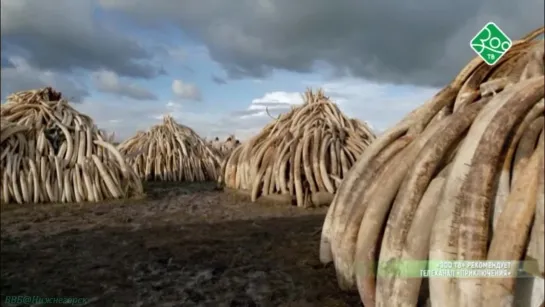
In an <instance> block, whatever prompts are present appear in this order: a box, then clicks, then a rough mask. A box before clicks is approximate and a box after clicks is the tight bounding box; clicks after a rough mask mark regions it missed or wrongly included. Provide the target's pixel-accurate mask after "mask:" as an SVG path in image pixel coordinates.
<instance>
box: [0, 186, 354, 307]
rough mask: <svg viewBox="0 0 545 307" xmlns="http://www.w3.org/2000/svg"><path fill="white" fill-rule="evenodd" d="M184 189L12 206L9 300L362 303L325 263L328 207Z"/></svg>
mask: <svg viewBox="0 0 545 307" xmlns="http://www.w3.org/2000/svg"><path fill="white" fill-rule="evenodd" d="M184 191H185V192H180V191H178V192H174V193H172V189H170V190H169V189H166V190H165V191H163V192H161V191H158V190H157V189H155V190H154V192H153V193H155V194H154V196H153V197H155V198H156V199H155V200H151V199H149V200H147V201H141V202H135V203H133V204H116V205H111V204H110V205H98V204H95V205H88V206H80V207H66V206H65V207H62V206H61V207H56V209H48V208H49V207H43V206H42V207H38V208H22V209H17V210H11V211H5V212H2V241H1V256H2V257H1V266H2V272H1V292H2V293H1V294H2V303H4V297H5V296H6V295H30V296H41V297H86V298H89V299H90V302H89V304H88V305H87V306H218V307H220V306H294V307H295V306H299V307H303V306H332V307H334V306H359V305H360V304H359V299H358V297H357V295H356V294H346V293H342V292H340V291H339V288H338V286H337V284H336V278H335V276H334V270H333V268H332V267H324V266H323V265H322V264H321V263H320V262H319V260H318V242H319V238H320V228H321V225H322V222H323V218H324V214H323V212H321V211H309V210H301V209H297V208H295V209H294V208H267V207H260V206H256V205H255V204H249V203H243V204H241V203H236V204H232V203H229V201H226V200H225V195H224V194H222V193H221V192H219V191H214V190H213V189H208V187H205V188H204V190H203V189H197V190H193V192H191V191H190V192H187V191H186V190H184ZM169 193H170V194H169ZM150 194H151V193H150ZM103 206H106V208H110V209H111V208H113V207H115V209H116V210H117V211H116V210H114V209H111V210H106V209H105V208H104V207H103ZM108 206H109V207H108ZM112 206H113V207H112ZM161 206H162V207H161ZM51 208H53V207H51ZM62 208H64V209H62ZM188 208H193V209H192V210H189V209H188ZM206 208H208V209H206ZM125 211H126V212H125ZM44 212H45V213H44ZM97 212H101V213H100V214H97ZM203 212H207V214H204V215H203V214H202V213H203ZM211 212H212V213H211ZM240 212H245V213H248V214H247V215H245V216H240V217H238V216H237V215H238V214H240ZM43 214H45V215H46V217H45V218H44V217H43V216H42V215H43ZM124 215H125V217H123V216H124ZM282 215H284V216H282ZM37 216H42V218H41V219H37V218H36V217H37ZM127 216H130V219H129V220H127V219H126V217H127ZM201 216H206V218H201V219H202V220H201V221H199V217H201ZM238 218H240V219H238ZM21 225H26V226H24V227H23V226H21Z"/></svg>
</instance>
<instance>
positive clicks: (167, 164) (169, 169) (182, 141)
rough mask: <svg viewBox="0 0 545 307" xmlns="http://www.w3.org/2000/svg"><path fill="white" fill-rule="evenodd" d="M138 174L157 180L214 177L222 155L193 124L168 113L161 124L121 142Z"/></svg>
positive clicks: (203, 179)
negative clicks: (198, 133) (185, 124)
mask: <svg viewBox="0 0 545 307" xmlns="http://www.w3.org/2000/svg"><path fill="white" fill-rule="evenodd" d="M118 149H119V151H120V152H121V153H122V154H123V155H124V156H125V157H126V159H127V161H128V162H129V164H130V165H132V167H133V169H134V170H135V171H136V173H137V174H138V176H140V177H141V178H144V179H145V180H157V181H190V182H193V181H208V180H211V181H215V180H217V179H218V172H219V166H220V163H221V161H220V156H219V153H218V152H215V151H214V150H213V149H212V148H211V147H210V146H208V145H207V144H206V142H205V141H204V140H203V139H201V137H200V136H199V135H197V133H196V132H195V131H193V130H192V129H191V128H188V127H186V126H183V125H180V124H178V123H176V122H175V121H174V119H173V118H172V117H171V116H169V115H167V116H165V117H164V119H163V124H162V125H155V126H153V127H152V128H151V129H150V130H149V131H147V132H138V133H137V134H136V135H135V136H134V137H132V138H130V139H128V140H126V141H124V142H123V143H121V144H119V146H118Z"/></svg>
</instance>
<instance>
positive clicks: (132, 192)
mask: <svg viewBox="0 0 545 307" xmlns="http://www.w3.org/2000/svg"><path fill="white" fill-rule="evenodd" d="M61 96H62V95H61V93H59V92H56V91H54V90H53V89H52V88H49V87H47V88H43V89H39V90H31V91H24V92H18V93H14V94H11V95H10V96H8V97H7V99H6V100H7V101H6V103H5V104H3V105H2V106H1V107H0V112H1V119H2V123H1V129H0V130H1V146H0V151H1V159H0V165H1V170H2V177H1V178H2V189H1V190H0V199H1V200H2V203H4V204H7V203H12V202H16V203H18V204H23V203H40V202H55V203H59V202H83V201H92V202H95V201H101V200H106V199H114V198H129V197H139V196H141V195H143V193H144V192H143V186H142V184H141V181H140V179H139V178H138V177H137V176H136V174H135V173H134V172H133V171H132V170H131V169H130V168H128V167H127V165H126V163H125V160H124V159H123V158H122V156H121V155H120V153H119V152H118V151H117V149H116V148H115V147H114V146H113V145H112V144H111V143H110V141H109V140H108V138H107V137H106V136H105V134H104V132H102V131H101V130H99V129H98V128H97V127H96V126H95V125H94V124H93V120H92V119H91V118H89V117H88V116H86V115H83V114H81V113H79V112H77V111H76V110H75V109H73V108H72V107H71V106H70V105H69V104H68V102H67V101H66V100H64V99H62V97H61Z"/></svg>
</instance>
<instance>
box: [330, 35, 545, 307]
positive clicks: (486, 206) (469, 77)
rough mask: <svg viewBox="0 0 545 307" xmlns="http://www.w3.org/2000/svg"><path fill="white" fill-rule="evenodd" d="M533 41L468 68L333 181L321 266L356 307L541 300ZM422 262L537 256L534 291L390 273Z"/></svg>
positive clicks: (537, 43) (539, 48)
mask: <svg viewBox="0 0 545 307" xmlns="http://www.w3.org/2000/svg"><path fill="white" fill-rule="evenodd" d="M542 34H543V28H540V29H537V30H535V31H534V32H532V33H530V34H528V35H527V36H526V37H524V38H523V39H522V40H519V41H515V42H514V43H513V46H512V47H511V49H510V50H509V51H508V52H507V53H506V54H505V55H504V57H503V58H501V59H500V60H499V62H498V63H497V64H495V65H494V66H489V65H487V64H486V63H484V62H483V61H482V60H481V59H480V58H475V59H473V60H472V61H471V62H470V63H469V64H468V65H467V66H466V67H464V69H462V71H461V72H460V73H459V75H458V76H457V77H456V78H455V79H454V80H453V81H452V82H451V83H450V84H449V85H447V86H446V87H445V88H444V89H443V90H441V91H440V92H439V93H437V94H436V95H435V96H434V97H433V98H432V99H430V100H429V101H428V102H426V103H424V104H423V105H422V106H421V107H419V108H417V109H416V110H415V111H413V112H412V113H410V114H409V115H407V116H406V117H405V118H404V119H403V120H401V121H400V122H399V123H398V124H396V125H395V126H394V127H392V128H391V129H389V130H388V131H386V132H385V133H384V134H383V135H381V136H380V137H379V138H377V140H375V141H374V142H373V143H372V144H371V145H370V146H369V147H368V148H367V149H366V151H365V152H364V153H363V155H362V156H361V157H360V159H359V160H358V161H357V162H356V164H355V165H354V166H353V170H352V172H351V173H350V174H349V176H347V177H346V178H345V179H344V181H343V182H342V184H341V186H340V187H339V189H338V191H337V194H336V195H335V198H334V200H333V202H332V204H331V206H330V207H329V211H328V213H327V215H326V218H325V221H324V224H323V228H322V237H321V242H320V251H319V253H320V260H321V261H322V262H323V263H329V262H333V263H334V266H335V270H336V273H337V280H338V283H339V286H340V287H341V288H342V289H344V290H356V289H357V291H358V292H359V294H360V297H361V300H362V302H363V303H364V305H365V306H366V307H372V306H421V305H423V304H429V303H431V306H440V307H458V306H465V307H477V306H490V307H496V306H532V307H533V306H540V304H541V303H542V302H543V271H544V270H543V262H544V245H543V244H544V225H543V223H544V217H543V214H544V195H543V193H544V186H543V184H544V179H543V176H544V174H543V173H544V165H543V163H544V162H543V159H544V147H543V146H544V144H543V143H544V130H543V129H544V113H543V112H544V100H543V97H544V82H545V80H544V44H543V40H541V39H537V38H538V36H539V35H542ZM428 259H429V260H430V261H431V260H434V261H444V263H449V262H451V261H487V260H489V261H492V260H496V261H498V260H506V261H507V260H511V261H513V260H514V261H519V260H524V259H537V263H538V267H539V270H538V272H537V273H536V274H535V275H533V276H534V278H529V279H535V282H534V283H533V285H532V284H531V283H530V284H529V285H528V284H523V281H522V279H519V280H518V281H517V280H516V279H515V278H512V277H511V275H509V276H508V277H506V278H454V277H451V276H448V277H444V278H443V277H441V278H429V279H428V280H426V282H427V283H428V284H429V289H426V288H424V287H425V286H424V283H423V279H422V278H420V277H419V276H417V277H416V278H407V277H406V276H402V275H401V274H400V273H399V270H397V271H396V270H395V269H394V268H392V266H393V265H400V264H402V263H409V262H410V261H413V262H415V261H417V260H422V261H421V262H423V263H426V260H428ZM428 263H430V262H428ZM511 269H512V270H514V271H512V272H511V273H513V274H516V270H517V268H516V267H514V266H513V267H512V268H511ZM513 276H516V275H513ZM524 287H525V288H526V289H523V288H524ZM515 290H516V291H517V293H518V292H524V291H526V294H521V295H515ZM422 293H424V295H423V294H422ZM525 300H527V301H526V302H525V303H524V302H523V301H525ZM529 300H531V302H529ZM515 301H516V304H515Z"/></svg>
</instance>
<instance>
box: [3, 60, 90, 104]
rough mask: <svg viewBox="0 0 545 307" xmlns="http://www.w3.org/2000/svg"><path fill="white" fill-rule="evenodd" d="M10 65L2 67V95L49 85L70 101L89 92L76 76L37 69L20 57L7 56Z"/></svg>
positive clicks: (76, 100) (79, 99) (77, 100)
mask: <svg viewBox="0 0 545 307" xmlns="http://www.w3.org/2000/svg"><path fill="white" fill-rule="evenodd" d="M8 60H9V62H10V63H11V64H12V66H11V67H4V68H2V97H5V96H7V95H9V94H11V93H14V92H18V91H25V90H31V89H35V88H41V87H46V86H51V87H53V88H55V89H56V90H58V91H61V92H62V94H63V96H64V97H65V98H67V99H69V100H70V101H74V102H80V101H81V100H82V99H83V98H84V97H86V96H88V95H89V93H88V92H87V90H86V89H85V86H84V85H83V84H82V83H81V82H78V78H77V76H72V77H70V78H69V77H67V76H65V75H63V74H59V73H55V72H52V71H47V70H43V71H42V70H38V69H36V68H34V67H32V66H30V65H29V64H28V63H27V62H26V61H25V60H24V59H23V58H21V57H9V59H8Z"/></svg>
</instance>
